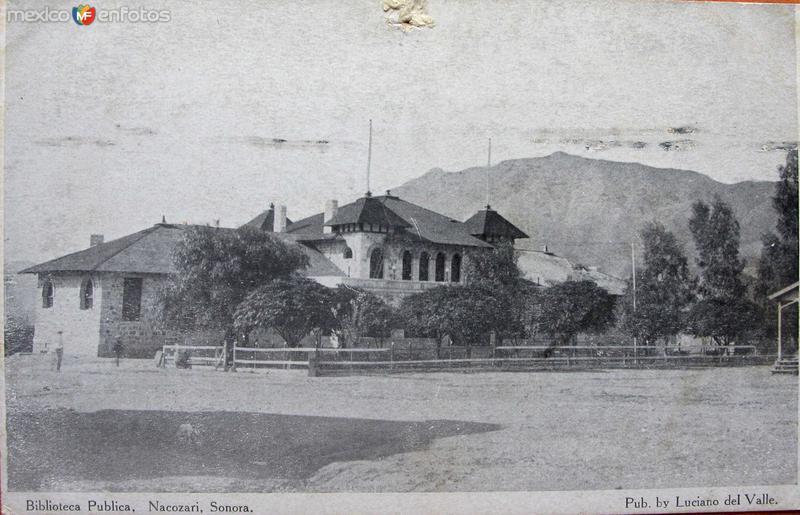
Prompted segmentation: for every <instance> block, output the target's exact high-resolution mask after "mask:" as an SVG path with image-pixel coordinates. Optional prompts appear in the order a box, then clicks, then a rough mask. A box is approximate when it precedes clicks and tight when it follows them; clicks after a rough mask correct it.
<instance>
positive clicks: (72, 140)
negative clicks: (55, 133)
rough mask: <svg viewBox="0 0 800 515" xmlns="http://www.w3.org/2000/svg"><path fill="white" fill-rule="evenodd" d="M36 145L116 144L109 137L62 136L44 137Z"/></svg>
mask: <svg viewBox="0 0 800 515" xmlns="http://www.w3.org/2000/svg"><path fill="white" fill-rule="evenodd" d="M34 143H35V144H36V145H41V146H45V147H65V146H75V147H77V146H82V145H96V146H98V147H111V146H114V145H116V143H114V142H113V141H111V140H109V139H90V138H81V137H78V136H64V137H61V138H43V139H39V140H36V141H34Z"/></svg>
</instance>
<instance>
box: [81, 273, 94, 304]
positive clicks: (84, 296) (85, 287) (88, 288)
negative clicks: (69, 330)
mask: <svg viewBox="0 0 800 515" xmlns="http://www.w3.org/2000/svg"><path fill="white" fill-rule="evenodd" d="M80 301H81V309H92V306H93V305H94V284H93V283H92V280H91V279H88V278H87V279H84V280H83V282H82V283H81V299H80Z"/></svg>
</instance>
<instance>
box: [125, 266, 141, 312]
mask: <svg viewBox="0 0 800 515" xmlns="http://www.w3.org/2000/svg"><path fill="white" fill-rule="evenodd" d="M141 312H142V280H141V279H140V278H138V277H137V278H131V277H128V278H126V279H125V280H124V281H123V283H122V320H125V321H126V322H134V321H137V320H139V317H140V316H141Z"/></svg>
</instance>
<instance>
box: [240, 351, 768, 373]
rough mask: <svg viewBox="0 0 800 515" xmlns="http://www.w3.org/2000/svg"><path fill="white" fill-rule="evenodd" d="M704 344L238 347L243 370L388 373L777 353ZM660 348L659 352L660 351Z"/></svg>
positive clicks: (644, 363) (724, 362) (639, 363)
mask: <svg viewBox="0 0 800 515" xmlns="http://www.w3.org/2000/svg"><path fill="white" fill-rule="evenodd" d="M717 349H718V348H714V352H713V353H712V352H710V350H711V349H708V351H707V350H706V349H703V350H702V351H701V352H700V353H694V354H688V353H685V351H682V350H680V349H678V348H674V349H670V348H666V349H665V348H664V347H647V346H635V347H634V346H625V345H621V346H573V347H557V348H553V347H551V346H543V345H527V346H497V347H490V346H479V347H457V346H449V347H442V348H439V349H435V348H434V349H431V348H418V349H414V348H413V347H412V346H410V345H409V346H406V345H394V344H392V345H390V346H389V347H386V348H353V349H335V348H329V347H320V348H315V347H300V348H268V349H263V348H252V347H234V348H233V363H234V365H235V367H236V368H237V369H239V370H247V369H251V370H255V369H260V368H301V369H308V370H309V374H310V375H315V376H317V375H339V374H352V373H386V372H394V371H424V370H449V369H464V370H470V369H472V370H481V369H499V370H504V369H517V370H523V369H524V370H558V369H588V368H685V367H709V366H743V365H763V364H768V363H771V361H773V360H774V356H766V355H758V354H757V353H756V349H755V347H754V346H752V345H740V346H736V347H730V348H728V349H726V352H725V353H719V352H717ZM656 353H658V354H656Z"/></svg>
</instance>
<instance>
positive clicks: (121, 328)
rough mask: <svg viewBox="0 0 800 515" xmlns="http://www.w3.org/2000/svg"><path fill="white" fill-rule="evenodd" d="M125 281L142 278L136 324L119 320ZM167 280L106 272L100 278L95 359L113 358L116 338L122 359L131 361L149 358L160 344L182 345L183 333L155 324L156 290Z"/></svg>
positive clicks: (152, 276)
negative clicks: (121, 347) (139, 306)
mask: <svg viewBox="0 0 800 515" xmlns="http://www.w3.org/2000/svg"><path fill="white" fill-rule="evenodd" d="M125 278H141V279H142V304H141V310H140V318H139V320H138V321H125V320H123V319H122V294H123V283H124V279H125ZM166 281H167V276H164V275H155V274H127V273H126V274H122V273H107V274H104V275H103V278H102V283H103V299H102V305H101V320H100V327H99V342H98V346H97V347H96V352H97V355H98V356H100V357H112V356H113V355H114V351H113V348H114V342H115V341H116V339H117V338H119V339H120V340H121V342H122V346H123V356H125V357H130V358H152V357H153V355H154V354H155V353H156V351H157V350H159V349H160V348H161V347H162V346H163V345H167V344H168V345H174V344H175V343H183V342H184V335H183V333H180V332H178V331H170V330H165V329H163V328H161V327H159V326H158V324H156V323H155V322H156V316H155V315H156V302H157V298H158V290H159V288H160V287H162V286H163V285H165V283H166Z"/></svg>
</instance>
